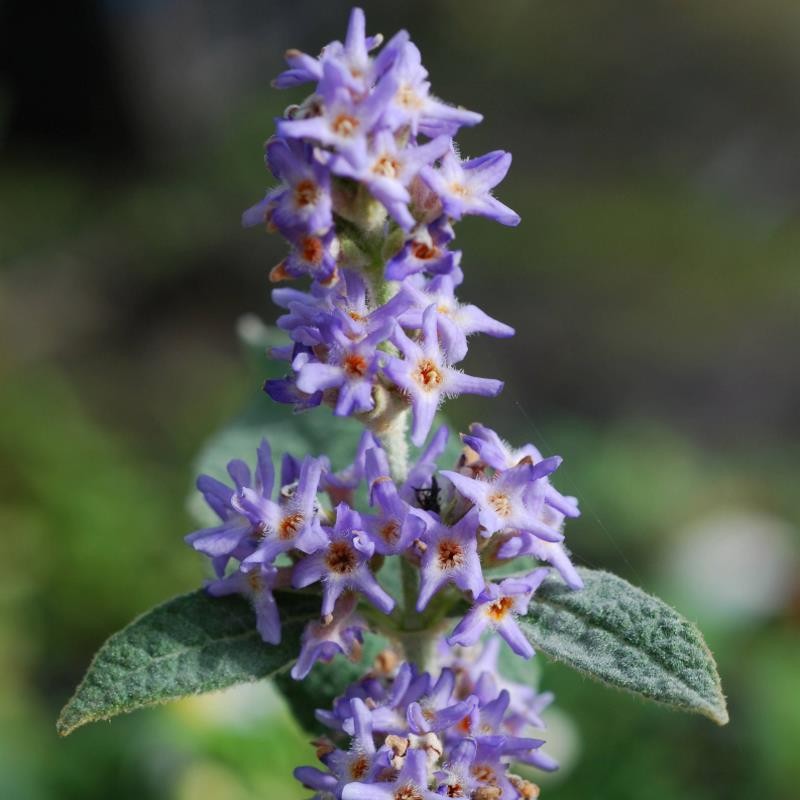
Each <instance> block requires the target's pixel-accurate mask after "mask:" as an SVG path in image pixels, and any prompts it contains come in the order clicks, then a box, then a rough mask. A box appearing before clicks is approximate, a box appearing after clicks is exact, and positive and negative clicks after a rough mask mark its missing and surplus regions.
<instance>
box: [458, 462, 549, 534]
mask: <svg viewBox="0 0 800 800" xmlns="http://www.w3.org/2000/svg"><path fill="white" fill-rule="evenodd" d="M560 463H561V459H560V458H559V457H558V456H551V457H550V458H546V459H544V460H543V461H540V462H539V463H538V464H531V463H530V462H529V461H526V460H523V461H522V462H521V463H520V464H518V465H517V466H516V467H513V468H512V469H508V470H506V471H505V472H498V473H496V474H495V475H494V477H493V478H491V479H490V480H482V479H476V478H469V477H467V476H466V475H461V474H460V473H458V472H453V471H450V470H443V471H442V475H444V476H445V477H447V478H449V479H450V481H451V482H452V483H453V485H454V486H455V487H456V489H457V490H458V492H459V493H460V494H462V495H463V496H464V497H466V498H467V499H468V500H471V501H472V502H473V503H474V504H475V507H476V508H477V509H478V518H479V520H480V523H481V526H482V527H483V528H484V535H485V536H491V535H492V534H493V533H496V532H497V531H502V530H506V529H510V530H518V531H528V532H529V533H532V534H534V535H536V536H539V537H540V538H542V539H545V540H547V541H551V542H560V541H562V540H563V538H564V537H563V535H562V534H561V533H560V532H559V531H558V530H553V529H552V528H550V527H549V526H548V525H546V524H544V523H543V522H542V521H541V518H540V511H541V509H542V506H543V505H544V492H545V485H544V484H543V483H541V482H540V479H541V478H543V477H545V476H547V475H549V474H550V473H551V472H553V471H554V470H556V469H557V468H558V465H559V464H560Z"/></svg>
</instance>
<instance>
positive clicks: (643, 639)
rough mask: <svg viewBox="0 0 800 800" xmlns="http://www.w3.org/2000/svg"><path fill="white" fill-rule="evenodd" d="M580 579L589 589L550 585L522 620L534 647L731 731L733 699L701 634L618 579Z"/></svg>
mask: <svg viewBox="0 0 800 800" xmlns="http://www.w3.org/2000/svg"><path fill="white" fill-rule="evenodd" d="M579 572H580V574H581V577H582V578H583V580H584V583H585V588H584V589H583V590H581V591H578V592H574V591H572V590H571V589H569V588H568V587H567V586H565V585H564V584H563V583H562V582H561V581H559V580H558V579H556V578H549V579H548V580H546V581H545V582H544V584H542V586H541V588H540V589H539V590H538V591H537V593H536V595H535V598H534V602H533V603H531V606H530V609H529V612H528V614H527V615H526V616H524V617H520V619H519V622H520V625H521V627H522V629H523V631H524V632H525V635H526V636H527V637H528V638H529V640H530V641H531V643H532V644H533V646H534V648H536V649H537V650H540V651H541V652H543V653H544V654H546V655H548V656H550V657H551V658H553V659H554V660H556V661H561V662H563V663H565V664H567V665H569V666H571V667H573V668H574V669H576V670H578V671H579V672H581V673H583V674H584V675H587V676H589V677H591V678H595V679H597V680H599V681H602V682H603V683H606V684H609V685H611V686H614V687H617V688H619V689H624V690H626V691H629V692H633V693H635V694H638V695H641V696H643V697H646V698H647V699H649V700H654V701H656V702H658V703H663V704H666V705H669V706H672V707H676V708H679V709H681V710H683V711H690V712H694V713H698V714H703V715H704V716H706V717H708V718H709V719H712V720H713V721H714V722H716V723H717V724H718V725H725V724H726V723H727V722H728V711H727V708H726V704H725V697H724V696H723V694H722V687H721V685H720V680H719V675H718V673H717V667H716V664H715V663H714V658H713V656H712V655H711V651H710V650H709V649H708V646H707V645H706V643H705V641H704V640H703V637H702V635H701V633H700V631H699V630H698V629H697V628H696V627H695V626H694V625H692V624H691V623H690V622H688V621H687V620H686V619H684V618H683V617H681V616H680V615H679V614H678V613H677V612H676V611H674V610H673V609H672V608H670V607H669V606H668V605H667V604H666V603H664V602H662V601H661V600H658V599H657V598H655V597H652V596H651V595H648V594H646V593H645V592H643V591H641V589H637V588H636V587H634V586H631V584H629V583H628V582H627V581H625V580H623V579H622V578H619V577H617V576H616V575H612V574H610V573H608V572H602V571H598V570H589V569H580V570H579Z"/></svg>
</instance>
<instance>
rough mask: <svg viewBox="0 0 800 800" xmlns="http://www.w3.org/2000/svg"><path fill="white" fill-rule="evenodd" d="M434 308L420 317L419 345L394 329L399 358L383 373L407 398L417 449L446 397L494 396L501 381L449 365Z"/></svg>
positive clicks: (499, 389)
mask: <svg viewBox="0 0 800 800" xmlns="http://www.w3.org/2000/svg"><path fill="white" fill-rule="evenodd" d="M436 323H437V311H436V306H434V305H430V306H429V307H428V308H427V309H425V312H424V314H423V317H422V342H421V343H418V342H414V341H412V340H411V339H409V338H408V336H406V334H405V333H403V331H402V329H400V328H396V329H395V332H394V336H393V340H394V343H395V344H396V345H397V346H398V347H399V348H400V350H401V352H402V354H403V358H397V357H389V358H388V359H387V362H386V367H385V372H386V375H387V376H388V377H389V378H390V380H392V381H394V383H396V384H397V386H399V387H400V388H401V389H402V390H403V391H404V392H405V393H406V395H407V396H408V397H409V399H410V401H411V406H412V409H413V414H414V424H413V427H412V434H411V440H412V441H413V442H414V444H416V445H417V446H421V445H422V443H423V442H424V441H425V438H426V437H427V435H428V432H429V431H430V429H431V425H432V424H433V418H434V416H435V414H436V409H437V408H438V407H439V404H440V403H441V402H442V399H443V398H444V397H446V396H449V397H455V396H457V395H460V394H479V395H484V396H486V397H496V396H497V395H498V394H499V393H500V392H501V390H502V388H503V382H502V381H498V380H493V379H491V378H476V377H473V376H471V375H465V374H464V373H463V372H461V371H459V370H457V369H454V368H453V367H452V366H451V363H450V360H449V357H448V355H447V354H446V353H445V352H443V350H442V347H441V345H440V344H439V337H438V335H437V332H436Z"/></svg>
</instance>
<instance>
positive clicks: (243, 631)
mask: <svg viewBox="0 0 800 800" xmlns="http://www.w3.org/2000/svg"><path fill="white" fill-rule="evenodd" d="M276 599H277V600H278V604H279V606H280V607H281V608H282V613H281V619H282V622H283V639H282V641H281V643H280V644H279V645H269V644H265V643H264V642H263V641H262V640H261V637H260V636H259V634H258V632H257V631H256V621H255V615H254V613H253V611H252V609H251V608H250V605H249V604H248V603H247V601H246V600H244V599H243V598H241V597H221V598H215V597H209V596H208V595H207V594H206V593H205V592H204V591H196V592H193V593H191V594H187V595H182V596H180V597H175V598H174V599H172V600H169V601H167V602H166V603H164V604H163V605H160V606H156V608H154V609H152V610H150V611H148V612H147V613H145V614H143V615H142V616H141V617H139V618H138V619H136V620H134V621H133V622H132V623H131V624H130V625H128V626H127V627H125V628H123V629H122V630H121V631H119V632H117V633H115V634H113V635H112V636H111V637H110V638H109V639H108V641H106V642H105V644H103V646H102V647H101V648H100V649H99V650H98V652H97V654H96V655H95V657H94V659H93V661H92V663H91V665H90V666H89V669H88V670H87V672H86V675H85V677H84V678H83V681H81V684H80V686H78V688H77V690H76V692H75V694H74V696H73V697H72V699H71V700H70V701H69V702H68V703H67V705H66V706H64V708H63V710H62V711H61V715H60V716H59V718H58V722H57V723H56V729H57V730H58V733H59V734H60V735H61V736H67V735H68V734H70V733H71V732H72V731H74V730H75V729H76V728H79V727H80V726H81V725H85V724H86V723H88V722H94V721H96V720H101V719H109V718H111V717H114V716H116V715H117V714H123V713H126V712H128V711H133V710H134V709H137V708H141V707H142V706H148V705H153V704H155V703H163V702H166V701H168V700H176V699H178V698H179V697H185V696H186V695H192V694H200V693H202V692H211V691H215V690H217V689H224V688H226V687H228V686H233V685H234V684H237V683H244V682H248V681H255V680H258V679H259V678H264V677H267V676H269V675H273V674H275V673H277V672H279V671H281V670H283V669H286V668H287V667H289V666H290V665H291V664H292V663H293V662H294V660H295V659H296V657H297V653H298V651H299V647H300V633H301V631H302V629H303V625H304V623H305V622H306V620H308V619H310V618H311V617H313V616H314V615H315V614H318V613H319V599H318V598H313V597H307V596H305V595H289V594H286V593H284V594H281V593H276Z"/></svg>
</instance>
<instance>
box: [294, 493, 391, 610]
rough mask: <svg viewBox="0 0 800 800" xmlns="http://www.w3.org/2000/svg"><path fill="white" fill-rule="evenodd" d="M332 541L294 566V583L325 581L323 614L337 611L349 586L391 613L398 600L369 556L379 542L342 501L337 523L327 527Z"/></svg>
mask: <svg viewBox="0 0 800 800" xmlns="http://www.w3.org/2000/svg"><path fill="white" fill-rule="evenodd" d="M326 532H327V535H328V536H327V538H328V541H327V543H326V544H325V545H323V546H321V547H320V548H319V549H317V550H316V551H315V552H314V553H312V554H311V555H307V556H305V558H303V559H301V560H300V561H299V562H298V563H297V564H296V565H295V568H294V573H293V575H292V583H293V585H294V586H295V588H297V589H303V588H304V587H306V586H310V585H311V584H312V583H316V582H317V581H322V582H323V586H322V616H323V618H324V617H326V616H327V615H328V614H330V613H331V612H332V611H333V605H334V603H335V602H336V600H337V599H338V598H339V596H340V595H341V594H342V592H344V591H345V590H347V589H352V590H354V591H358V592H361V593H362V594H363V595H364V596H365V597H366V598H367V599H368V600H369V601H370V602H371V603H372V604H373V605H374V606H375V607H376V608H378V609H379V610H380V611H382V612H383V613H384V614H388V613H390V612H391V611H392V609H393V608H394V600H393V599H392V597H391V596H390V595H388V594H387V593H386V592H385V591H384V590H383V589H382V588H381V586H380V584H379V583H378V582H377V581H376V580H375V576H374V575H373V574H372V572H371V571H370V568H369V559H370V558H372V554H373V553H374V552H375V545H374V544H372V542H371V541H370V540H369V539H368V537H367V535H366V533H365V532H364V531H363V530H362V526H361V519H360V517H359V515H358V514H357V513H356V512H355V511H353V510H352V509H351V508H349V507H348V506H347V505H346V504H344V503H341V504H340V505H339V506H338V507H337V508H336V524H335V525H334V527H333V528H328V529H327V530H326Z"/></svg>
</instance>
